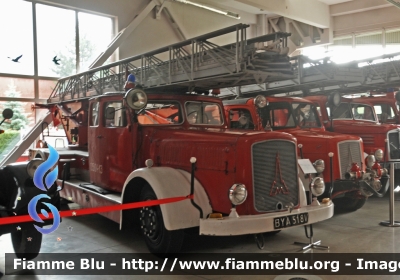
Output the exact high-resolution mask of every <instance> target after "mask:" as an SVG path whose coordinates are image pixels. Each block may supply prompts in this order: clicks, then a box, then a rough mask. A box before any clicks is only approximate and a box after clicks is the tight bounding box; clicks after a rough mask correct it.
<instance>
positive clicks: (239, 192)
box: [228, 183, 247, 205]
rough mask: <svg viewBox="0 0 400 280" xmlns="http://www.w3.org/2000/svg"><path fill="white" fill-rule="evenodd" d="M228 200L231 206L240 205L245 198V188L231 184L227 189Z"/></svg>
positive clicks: (242, 185)
mask: <svg viewBox="0 0 400 280" xmlns="http://www.w3.org/2000/svg"><path fill="white" fill-rule="evenodd" d="M228 198H229V200H230V201H231V203H232V204H233V205H240V204H242V203H243V202H245V201H246V198H247V189H246V186H245V185H244V184H240V183H238V184H233V186H232V187H230V188H229V192H228Z"/></svg>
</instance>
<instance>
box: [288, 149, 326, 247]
mask: <svg viewBox="0 0 400 280" xmlns="http://www.w3.org/2000/svg"><path fill="white" fill-rule="evenodd" d="M298 147H299V149H300V157H301V159H303V149H302V148H303V145H302V144H299V145H298ZM332 156H333V155H332ZM310 164H311V162H310ZM331 166H332V157H331ZM302 170H303V171H304V170H305V169H302ZM314 171H315V170H314ZM304 173H306V172H304ZM304 175H306V176H308V178H309V181H310V190H309V204H312V203H313V193H312V191H311V188H312V187H313V186H312V185H313V183H312V179H311V173H307V174H304ZM315 199H316V198H315ZM317 202H318V201H317ZM307 227H308V226H307V225H305V226H304V231H305V234H306V237H307V238H308V239H309V242H308V243H303V242H297V241H295V242H294V245H299V246H303V248H302V249H301V250H300V251H308V250H311V249H323V250H329V246H323V245H321V240H318V241H315V242H314V231H313V224H310V225H309V227H310V233H308V229H307Z"/></svg>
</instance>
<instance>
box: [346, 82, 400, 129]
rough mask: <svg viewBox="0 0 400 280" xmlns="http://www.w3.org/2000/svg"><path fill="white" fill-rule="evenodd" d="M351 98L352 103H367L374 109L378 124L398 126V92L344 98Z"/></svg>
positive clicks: (399, 116) (372, 92) (370, 93)
mask: <svg viewBox="0 0 400 280" xmlns="http://www.w3.org/2000/svg"><path fill="white" fill-rule="evenodd" d="M345 97H349V98H352V100H353V101H354V102H359V103H369V104H371V105H372V106H373V107H374V109H375V113H376V115H377V117H378V121H379V122H380V123H388V124H397V125H399V124H400V112H399V107H398V106H399V102H400V91H397V92H396V91H393V90H392V91H389V92H378V91H370V92H369V95H367V96H365V95H363V96H355V95H349V96H345Z"/></svg>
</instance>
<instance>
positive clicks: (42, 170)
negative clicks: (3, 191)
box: [28, 145, 60, 234]
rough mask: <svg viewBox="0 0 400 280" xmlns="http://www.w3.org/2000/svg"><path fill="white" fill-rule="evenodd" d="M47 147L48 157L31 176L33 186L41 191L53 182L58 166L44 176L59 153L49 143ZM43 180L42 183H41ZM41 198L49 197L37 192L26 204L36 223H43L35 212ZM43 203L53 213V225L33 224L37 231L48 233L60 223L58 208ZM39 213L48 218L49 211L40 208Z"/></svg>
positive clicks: (46, 189)
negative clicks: (46, 226)
mask: <svg viewBox="0 0 400 280" xmlns="http://www.w3.org/2000/svg"><path fill="white" fill-rule="evenodd" d="M48 147H49V152H50V155H49V157H48V159H47V160H46V161H45V162H43V163H42V164H41V165H39V167H38V168H37V169H36V171H35V175H34V176H33V183H34V184H35V186H36V187H37V188H38V189H40V190H42V191H48V190H49V188H50V187H51V186H52V185H53V184H54V182H55V181H56V180H57V174H58V166H56V167H55V168H54V169H53V170H52V171H50V172H49V173H48V174H47V176H46V177H45V178H44V176H45V174H46V172H47V171H49V170H50V169H51V168H52V167H53V166H54V165H55V164H56V163H57V162H58V158H59V154H58V153H57V151H56V150H55V149H54V148H53V147H52V146H50V145H48ZM43 182H44V184H43ZM42 198H48V199H50V197H49V196H48V195H46V194H38V195H37V196H35V197H34V198H32V199H31V201H30V202H29V204H28V213H29V216H31V218H32V219H33V220H34V221H36V222H38V223H43V220H42V219H41V218H40V217H39V215H38V214H37V213H36V206H37V204H38V202H39V200H40V199H42ZM43 204H44V205H46V206H47V207H48V208H49V209H50V211H51V213H52V214H53V225H52V226H51V227H50V228H47V229H44V228H41V227H39V226H36V225H35V228H36V229H37V231H39V232H40V233H42V234H49V233H51V232H53V231H55V230H56V229H57V228H58V226H59V225H60V213H59V212H58V209H57V208H56V207H55V206H54V205H53V204H51V203H47V202H43ZM41 213H42V214H43V215H44V216H45V217H46V218H48V217H49V213H48V212H47V211H46V210H45V209H41Z"/></svg>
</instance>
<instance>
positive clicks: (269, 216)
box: [50, 89, 333, 253]
mask: <svg viewBox="0 0 400 280" xmlns="http://www.w3.org/2000/svg"><path fill="white" fill-rule="evenodd" d="M142 101H143V102H142ZM81 108H85V109H84V110H81ZM53 109H54V111H53V112H54V113H53V115H54V116H55V117H54V122H56V123H57V122H60V121H61V123H62V124H63V126H64V128H65V130H66V132H67V137H68V139H69V141H71V142H74V143H75V145H74V146H70V147H69V149H65V150H58V152H59V154H60V170H62V169H64V173H63V174H61V173H60V174H59V176H60V180H59V185H61V186H63V188H62V191H61V195H62V197H64V198H67V199H68V200H71V201H74V202H76V203H78V204H80V205H82V206H83V207H95V206H100V205H103V206H104V205H117V204H121V203H129V202H138V201H146V200H153V199H162V198H169V197H178V196H186V195H189V194H190V193H191V184H192V185H193V186H194V189H193V190H192V192H193V193H194V200H193V203H191V202H190V201H189V200H187V201H182V202H179V203H171V204H165V205H161V206H155V207H143V208H141V209H139V210H124V211H116V212H106V213H102V215H104V216H106V217H108V218H110V219H112V220H114V221H115V222H118V223H120V225H121V228H125V227H130V226H133V225H135V224H136V225H137V226H140V227H141V229H142V232H143V235H144V237H145V241H146V244H147V245H148V248H149V250H150V251H151V252H153V253H167V252H174V251H178V250H179V248H180V246H181V244H182V240H183V238H182V237H183V236H182V234H183V230H184V229H188V228H193V227H199V233H200V234H203V235H219V236H224V235H240V234H255V233H262V232H268V231H276V230H280V229H284V228H288V227H291V226H297V225H304V224H311V223H315V222H318V221H322V220H324V219H327V218H329V217H331V216H332V215H333V205H332V203H331V202H330V200H328V201H326V203H323V204H321V205H311V204H309V205H307V201H306V197H305V192H304V188H303V187H302V184H301V183H299V180H298V173H297V156H296V154H297V153H296V140H295V138H294V137H293V136H291V135H290V134H286V133H280V132H263V131H253V132H250V133H249V132H247V131H246V132H239V131H231V130H228V129H227V123H228V121H227V120H226V118H225V114H224V111H223V107H222V102H221V100H220V99H219V98H214V97H206V96H203V95H193V94H187V95H173V94H165V93H164V94H149V95H146V94H145V93H144V92H143V91H141V90H137V89H136V90H131V91H129V92H128V93H127V94H125V93H124V92H113V93H106V94H103V95H100V96H97V97H96V98H92V99H90V100H89V99H86V100H81V101H80V102H75V101H74V102H68V103H64V104H62V105H58V106H51V107H50V110H53ZM71 112H78V113H76V114H72V115H71ZM68 114H69V115H68ZM72 119H74V120H75V121H76V123H77V124H78V125H77V126H76V127H74V128H72V129H71V128H70V129H67V125H68V123H71V120H72ZM191 158H196V163H195V165H196V168H195V171H193V172H194V174H193V175H194V179H193V181H191V170H192V167H191V166H192V164H191V161H190V160H191ZM192 161H194V160H193V159H192ZM63 162H66V163H68V166H67V165H66V166H65V167H63V166H61V165H62V164H63ZM276 170H278V171H279V172H276ZM63 176H65V177H63ZM323 189H324V186H323V182H322V184H315V188H314V190H313V192H314V194H315V195H320V194H322V192H323ZM239 217H240V218H239Z"/></svg>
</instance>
